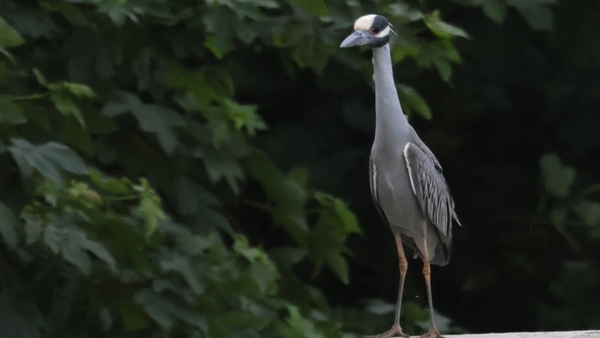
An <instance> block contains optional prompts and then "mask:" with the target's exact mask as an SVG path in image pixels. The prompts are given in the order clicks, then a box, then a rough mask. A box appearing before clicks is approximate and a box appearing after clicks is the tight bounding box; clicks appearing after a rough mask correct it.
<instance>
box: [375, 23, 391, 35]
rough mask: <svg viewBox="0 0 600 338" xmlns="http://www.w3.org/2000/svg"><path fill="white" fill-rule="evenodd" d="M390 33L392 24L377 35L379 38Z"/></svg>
mask: <svg viewBox="0 0 600 338" xmlns="http://www.w3.org/2000/svg"><path fill="white" fill-rule="evenodd" d="M388 35H390V26H387V27H385V28H384V29H383V30H382V31H381V32H379V33H377V34H375V36H376V37H378V38H382V37H384V36H388Z"/></svg>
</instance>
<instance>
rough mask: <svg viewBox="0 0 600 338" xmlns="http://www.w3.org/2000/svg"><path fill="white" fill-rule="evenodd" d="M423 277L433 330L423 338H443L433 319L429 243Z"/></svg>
mask: <svg viewBox="0 0 600 338" xmlns="http://www.w3.org/2000/svg"><path fill="white" fill-rule="evenodd" d="M423 276H425V286H426V287H427V301H428V302H429V314H430V317H431V328H430V329H429V332H427V333H426V334H424V335H422V336H421V338H443V337H442V335H441V334H440V332H439V331H438V328H437V326H436V325H435V319H434V318H433V297H432V296H431V266H430V265H429V255H428V254H427V242H425V259H424V260H423Z"/></svg>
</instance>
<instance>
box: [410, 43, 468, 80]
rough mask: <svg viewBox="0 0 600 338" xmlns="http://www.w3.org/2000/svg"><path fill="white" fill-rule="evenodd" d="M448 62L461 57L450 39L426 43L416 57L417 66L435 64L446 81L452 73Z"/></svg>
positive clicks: (427, 66)
mask: <svg viewBox="0 0 600 338" xmlns="http://www.w3.org/2000/svg"><path fill="white" fill-rule="evenodd" d="M450 62H454V63H459V62H461V59H460V55H459V54H458V51H457V50H456V48H455V47H454V45H453V44H452V41H451V40H448V39H443V40H436V41H433V42H429V43H426V44H425V45H424V46H423V48H422V49H421V52H420V53H419V56H418V57H417V65H418V66H420V67H426V68H431V67H432V66H435V68H437V70H438V72H439V73H440V76H441V77H442V79H443V80H444V81H446V82H448V81H450V76H451V75H452V66H451V65H450Z"/></svg>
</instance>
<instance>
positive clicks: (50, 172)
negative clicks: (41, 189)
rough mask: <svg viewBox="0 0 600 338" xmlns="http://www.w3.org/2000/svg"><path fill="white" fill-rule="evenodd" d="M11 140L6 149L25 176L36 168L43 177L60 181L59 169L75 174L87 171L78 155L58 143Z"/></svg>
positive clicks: (29, 174) (82, 173) (83, 173)
mask: <svg viewBox="0 0 600 338" xmlns="http://www.w3.org/2000/svg"><path fill="white" fill-rule="evenodd" d="M11 142H12V146H11V147H9V148H8V149H9V150H10V152H11V154H12V156H13V158H14V159H15V161H16V162H17V165H18V166H19V170H20V171H21V175H22V176H23V177H25V178H28V177H30V176H31V175H32V174H33V171H34V170H37V171H39V172H40V174H42V175H43V176H44V177H46V178H49V179H52V180H54V181H56V182H59V183H62V182H63V178H62V174H61V171H66V172H70V173H73V174H77V175H85V174H87V173H88V172H89V171H88V168H87V166H86V165H85V162H83V160H82V159H81V158H80V157H79V155H77V153H75V152H74V151H72V150H71V149H69V148H68V147H66V146H64V145H62V144H60V143H56V142H48V143H45V144H43V145H39V146H35V145H32V144H31V143H29V142H27V141H26V140H23V139H11Z"/></svg>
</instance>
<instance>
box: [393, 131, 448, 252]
mask: <svg viewBox="0 0 600 338" xmlns="http://www.w3.org/2000/svg"><path fill="white" fill-rule="evenodd" d="M415 136H416V133H415ZM404 159H405V160H406V168H407V169H408V174H409V177H410V184H411V186H412V190H413V193H414V194H415V196H416V197H417V200H418V201H419V204H420V205H421V209H422V210H423V213H424V214H425V215H427V217H428V218H429V220H430V221H431V223H433V225H435V227H436V228H437V229H438V230H439V232H440V234H441V235H442V236H441V238H442V241H443V242H447V241H448V240H449V239H450V238H451V236H452V219H455V220H456V222H457V223H458V224H459V225H460V221H459V220H458V217H457V216H456V212H455V211H454V201H453V200H452V196H451V195H450V189H449V188H448V184H447V183H446V180H445V179H444V175H443V174H442V166H441V165H440V163H439V162H438V161H437V159H436V158H435V156H434V155H433V153H432V152H431V150H429V148H427V146H426V145H425V143H423V141H421V139H419V137H418V136H416V137H414V138H413V142H409V143H407V144H406V146H405V147H404Z"/></svg>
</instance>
